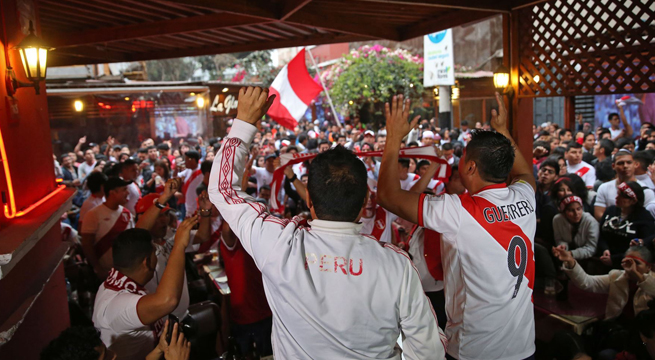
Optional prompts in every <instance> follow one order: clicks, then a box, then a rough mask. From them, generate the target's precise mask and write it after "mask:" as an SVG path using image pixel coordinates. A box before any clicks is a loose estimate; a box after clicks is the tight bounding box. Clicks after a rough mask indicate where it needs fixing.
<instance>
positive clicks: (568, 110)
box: [564, 96, 576, 136]
mask: <svg viewBox="0 0 655 360" xmlns="http://www.w3.org/2000/svg"><path fill="white" fill-rule="evenodd" d="M575 125H576V124H575V97H573V96H567V97H565V98H564V128H565V129H569V130H575ZM573 136H575V133H574V134H573Z"/></svg>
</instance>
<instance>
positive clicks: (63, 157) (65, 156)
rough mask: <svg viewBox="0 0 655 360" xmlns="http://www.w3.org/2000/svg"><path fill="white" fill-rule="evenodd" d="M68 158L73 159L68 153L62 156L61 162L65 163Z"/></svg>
mask: <svg viewBox="0 0 655 360" xmlns="http://www.w3.org/2000/svg"><path fill="white" fill-rule="evenodd" d="M67 157H71V156H70V155H69V154H68V153H66V154H62V155H61V157H60V159H61V161H64V159H65V158H67Z"/></svg>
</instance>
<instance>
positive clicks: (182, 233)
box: [175, 215, 200, 249]
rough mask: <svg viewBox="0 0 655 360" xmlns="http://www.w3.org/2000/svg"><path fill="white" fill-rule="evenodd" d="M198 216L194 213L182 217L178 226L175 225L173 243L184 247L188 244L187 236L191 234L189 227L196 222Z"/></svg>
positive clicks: (191, 227)
mask: <svg viewBox="0 0 655 360" xmlns="http://www.w3.org/2000/svg"><path fill="white" fill-rule="evenodd" d="M199 219H200V216H198V215H194V216H192V217H189V218H186V219H184V221H182V223H181V224H180V226H178V227H177V231H176V233H175V245H179V246H182V247H184V248H185V249H186V247H187V246H189V238H190V234H191V229H193V227H194V226H195V225H196V224H197V223H198V220H199Z"/></svg>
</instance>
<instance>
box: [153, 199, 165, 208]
mask: <svg viewBox="0 0 655 360" xmlns="http://www.w3.org/2000/svg"><path fill="white" fill-rule="evenodd" d="M152 203H153V204H155V206H156V207H158V208H160V209H162V210H163V209H165V208H166V205H165V204H162V203H160V202H159V199H155V201H153V202H152Z"/></svg>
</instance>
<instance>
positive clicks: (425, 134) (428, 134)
mask: <svg viewBox="0 0 655 360" xmlns="http://www.w3.org/2000/svg"><path fill="white" fill-rule="evenodd" d="M421 139H434V133H433V132H432V131H430V130H428V131H424V132H423V136H421Z"/></svg>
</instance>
